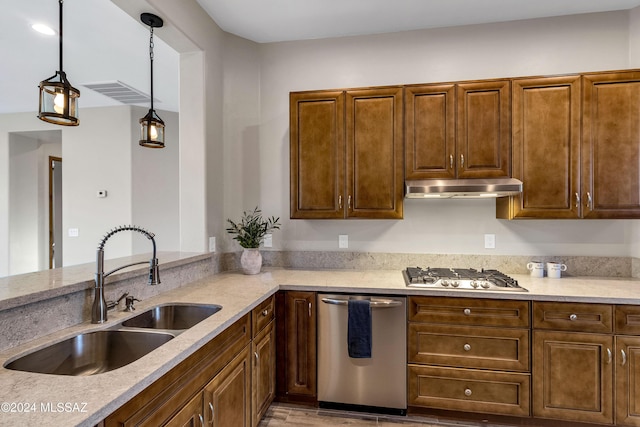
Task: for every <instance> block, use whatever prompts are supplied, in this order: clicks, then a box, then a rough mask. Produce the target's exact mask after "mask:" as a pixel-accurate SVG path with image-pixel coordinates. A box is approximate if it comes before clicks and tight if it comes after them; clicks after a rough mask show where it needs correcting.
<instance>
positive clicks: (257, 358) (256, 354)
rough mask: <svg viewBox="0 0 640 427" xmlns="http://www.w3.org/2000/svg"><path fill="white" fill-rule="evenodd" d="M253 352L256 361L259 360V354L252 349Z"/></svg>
mask: <svg viewBox="0 0 640 427" xmlns="http://www.w3.org/2000/svg"><path fill="white" fill-rule="evenodd" d="M253 354H254V355H255V356H256V362H257V361H259V360H260V356H258V352H257V351H254V352H253Z"/></svg>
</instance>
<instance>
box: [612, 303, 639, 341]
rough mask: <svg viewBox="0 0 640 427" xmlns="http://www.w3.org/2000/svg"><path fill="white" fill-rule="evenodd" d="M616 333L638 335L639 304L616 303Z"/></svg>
mask: <svg viewBox="0 0 640 427" xmlns="http://www.w3.org/2000/svg"><path fill="white" fill-rule="evenodd" d="M615 325H616V334H622V335H640V306H638V305H617V306H616V308H615Z"/></svg>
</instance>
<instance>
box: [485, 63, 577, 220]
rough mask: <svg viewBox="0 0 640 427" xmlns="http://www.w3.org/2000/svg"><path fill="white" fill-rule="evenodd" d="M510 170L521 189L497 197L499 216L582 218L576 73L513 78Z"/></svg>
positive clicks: (509, 217) (510, 217)
mask: <svg viewBox="0 0 640 427" xmlns="http://www.w3.org/2000/svg"><path fill="white" fill-rule="evenodd" d="M512 90H513V104H512V108H513V131H512V144H513V155H512V176H513V177H514V178H517V179H519V180H521V181H522V182H523V191H522V194H520V195H518V196H512V197H509V198H506V197H505V198H501V199H498V201H497V205H496V206H497V216H498V217H499V218H507V219H512V218H580V215H581V209H580V206H581V204H580V125H581V123H580V120H581V115H580V113H581V109H580V76H577V75H576V76H562V77H543V78H530V79H516V80H514V81H513V84H512Z"/></svg>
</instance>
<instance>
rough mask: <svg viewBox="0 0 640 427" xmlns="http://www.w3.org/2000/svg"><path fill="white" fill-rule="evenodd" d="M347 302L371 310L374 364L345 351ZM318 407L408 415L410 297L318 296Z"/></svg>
mask: <svg viewBox="0 0 640 427" xmlns="http://www.w3.org/2000/svg"><path fill="white" fill-rule="evenodd" d="M349 299H367V300H369V301H370V305H371V325H372V326H371V337H372V352H371V358H365V359H358V358H350V357H349V354H348V350H347V320H348V317H347V310H348V301H349ZM317 307H318V401H319V403H320V407H323V408H340V409H352V410H366V411H371V412H382V413H391V414H400V415H405V414H406V410H407V383H406V378H407V355H406V347H407V344H406V335H407V334H406V325H407V313H406V297H396V296H393V297H387V296H384V297H383V296H375V295H344V294H342V295H338V294H318V305H317Z"/></svg>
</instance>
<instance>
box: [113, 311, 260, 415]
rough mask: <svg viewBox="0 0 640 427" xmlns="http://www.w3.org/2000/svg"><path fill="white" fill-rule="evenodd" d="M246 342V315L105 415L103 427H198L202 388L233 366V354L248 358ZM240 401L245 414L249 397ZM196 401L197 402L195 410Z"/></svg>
mask: <svg viewBox="0 0 640 427" xmlns="http://www.w3.org/2000/svg"><path fill="white" fill-rule="evenodd" d="M250 341H251V316H250V315H246V316H244V317H242V318H241V319H240V320H238V321H237V322H236V323H234V324H233V325H231V326H230V327H229V328H227V329H226V330H225V331H223V332H222V333H221V334H220V335H218V336H216V337H215V338H214V339H213V340H211V341H210V342H208V343H207V344H205V345H204V346H203V347H202V348H200V349H199V350H197V351H196V352H195V353H194V354H192V355H191V356H189V357H188V358H187V359H186V360H185V361H183V362H182V363H180V364H179V365H178V366H176V367H175V368H173V369H172V370H170V371H169V372H168V373H166V374H165V375H164V376H162V377H161V378H160V379H158V380H157V381H156V382H154V383H153V384H151V385H150V386H149V387H147V388H146V389H145V390H143V391H142V392H140V393H139V394H138V395H137V396H135V397H134V398H133V399H131V400H130V401H129V402H127V403H125V404H124V405H123V406H122V407H120V409H118V410H116V411H115V412H114V413H113V414H111V415H109V416H108V417H107V418H106V419H105V420H104V425H105V427H111V426H114V427H115V426H149V427H157V426H161V425H166V424H167V423H169V422H170V423H172V424H171V425H190V423H193V422H197V423H198V425H199V420H200V417H202V418H203V419H205V418H206V417H207V411H208V405H205V404H203V403H202V402H203V400H202V393H203V389H204V387H205V386H206V385H207V384H209V382H210V381H212V380H213V379H214V378H218V377H217V376H218V375H219V374H221V373H222V372H223V371H224V369H225V367H227V366H228V365H229V364H230V363H231V364H233V363H234V362H233V361H234V360H237V358H236V356H237V355H239V354H241V353H244V354H246V355H247V357H248V354H249V353H248V350H249V348H250V345H249V344H250ZM247 375H249V371H247ZM249 381H250V377H249ZM247 392H248V388H247ZM244 400H246V402H247V406H246V411H249V404H248V402H250V394H247V395H246V397H245V398H244ZM196 401H199V402H200V403H201V404H200V405H199V406H200V408H199V410H197V408H196V406H198V405H197V404H196V403H195V402H196ZM233 411H234V412H237V411H240V412H244V411H245V409H244V408H240V407H234V408H233ZM247 414H249V412H247ZM248 419H249V415H247V423H246V424H244V425H245V426H249V425H250V424H249V422H248Z"/></svg>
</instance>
